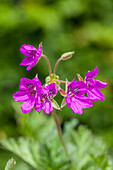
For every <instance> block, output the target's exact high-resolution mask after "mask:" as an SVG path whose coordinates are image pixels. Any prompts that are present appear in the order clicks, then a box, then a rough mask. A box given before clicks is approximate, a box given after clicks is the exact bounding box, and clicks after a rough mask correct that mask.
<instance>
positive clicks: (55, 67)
mask: <svg viewBox="0 0 113 170" xmlns="http://www.w3.org/2000/svg"><path fill="white" fill-rule="evenodd" d="M61 60H62V59H61V58H59V59H58V61H57V62H56V65H55V68H54V71H53V74H55V72H56V69H57V66H58V64H59V63H60V61H61Z"/></svg>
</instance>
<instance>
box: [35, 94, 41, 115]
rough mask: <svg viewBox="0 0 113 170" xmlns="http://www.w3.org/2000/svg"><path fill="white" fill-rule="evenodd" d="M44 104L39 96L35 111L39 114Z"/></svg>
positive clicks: (36, 100)
mask: <svg viewBox="0 0 113 170" xmlns="http://www.w3.org/2000/svg"><path fill="white" fill-rule="evenodd" d="M42 106H43V104H42V102H41V97H40V96H37V98H36V99H35V110H36V111H37V112H39V111H40V110H41V108H42Z"/></svg>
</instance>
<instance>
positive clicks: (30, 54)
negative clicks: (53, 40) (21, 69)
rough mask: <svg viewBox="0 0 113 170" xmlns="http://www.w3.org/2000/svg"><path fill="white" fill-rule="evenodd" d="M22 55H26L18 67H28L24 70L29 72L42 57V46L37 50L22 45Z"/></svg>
mask: <svg viewBox="0 0 113 170" xmlns="http://www.w3.org/2000/svg"><path fill="white" fill-rule="evenodd" d="M20 51H21V53H22V54H24V55H26V57H25V58H24V59H23V60H22V62H21V63H20V65H23V66H26V65H28V67H27V68H26V70H27V71H29V70H30V69H31V68H32V67H33V66H34V65H35V64H36V63H37V62H38V61H39V59H40V57H41V55H42V46H41V43H40V44H39V48H38V50H37V49H36V48H35V47H33V46H32V45H28V44H23V45H22V46H21V48H20Z"/></svg>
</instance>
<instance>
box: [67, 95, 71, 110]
mask: <svg viewBox="0 0 113 170" xmlns="http://www.w3.org/2000/svg"><path fill="white" fill-rule="evenodd" d="M66 103H67V106H68V108H69V109H70V107H71V97H70V95H67V97H66Z"/></svg>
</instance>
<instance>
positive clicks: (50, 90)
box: [35, 83, 57, 114]
mask: <svg viewBox="0 0 113 170" xmlns="http://www.w3.org/2000/svg"><path fill="white" fill-rule="evenodd" d="M56 94H57V87H56V83H51V84H49V85H48V86H45V87H44V88H43V89H42V91H41V93H40V95H38V97H37V99H36V106H35V110H36V111H37V112H39V111H40V110H41V109H42V110H44V112H45V113H46V114H49V113H51V112H52V110H53V106H52V102H51V99H52V98H53V97H54V96H55V95H56Z"/></svg>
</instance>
